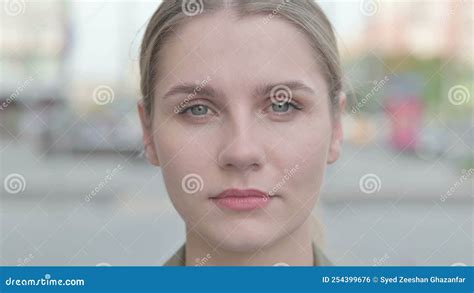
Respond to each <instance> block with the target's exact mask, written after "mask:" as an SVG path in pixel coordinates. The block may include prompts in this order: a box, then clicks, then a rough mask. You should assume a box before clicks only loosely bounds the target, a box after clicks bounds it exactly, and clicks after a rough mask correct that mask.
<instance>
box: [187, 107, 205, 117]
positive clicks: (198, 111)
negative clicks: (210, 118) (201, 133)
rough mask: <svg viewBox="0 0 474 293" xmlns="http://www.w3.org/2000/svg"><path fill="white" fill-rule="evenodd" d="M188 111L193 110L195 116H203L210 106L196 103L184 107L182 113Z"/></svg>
mask: <svg viewBox="0 0 474 293" xmlns="http://www.w3.org/2000/svg"><path fill="white" fill-rule="evenodd" d="M188 111H191V114H192V115H194V116H203V115H206V114H207V112H208V111H209V108H208V107H207V106H206V105H195V106H191V107H189V108H186V109H184V110H183V111H182V113H186V112H188Z"/></svg>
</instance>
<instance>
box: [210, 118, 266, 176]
mask: <svg viewBox="0 0 474 293" xmlns="http://www.w3.org/2000/svg"><path fill="white" fill-rule="evenodd" d="M247 120H250V119H247ZM257 124H258V122H255V121H253V122H252V121H249V122H248V123H247V122H243V121H242V119H241V120H240V121H239V122H234V123H233V124H232V125H231V126H230V127H228V128H226V129H225V130H224V132H225V134H224V135H223V136H222V137H223V139H222V145H221V150H220V152H219V156H218V163H219V165H220V167H221V168H223V169H226V170H234V171H239V172H247V171H256V170H258V169H260V168H261V167H262V166H263V163H264V161H265V151H264V149H263V143H264V142H262V141H260V140H261V139H259V137H258V133H257V132H258V125H257Z"/></svg>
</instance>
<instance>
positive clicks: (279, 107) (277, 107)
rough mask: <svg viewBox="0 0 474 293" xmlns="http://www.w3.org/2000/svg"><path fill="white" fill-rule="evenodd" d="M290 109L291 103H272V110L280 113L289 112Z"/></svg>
mask: <svg viewBox="0 0 474 293" xmlns="http://www.w3.org/2000/svg"><path fill="white" fill-rule="evenodd" d="M289 109H290V104H289V103H280V104H275V103H273V104H272V110H273V111H275V112H280V113H285V112H288V110H289Z"/></svg>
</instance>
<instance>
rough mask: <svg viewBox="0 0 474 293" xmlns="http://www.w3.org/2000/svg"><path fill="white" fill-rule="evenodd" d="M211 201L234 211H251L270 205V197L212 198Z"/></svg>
mask: <svg viewBox="0 0 474 293" xmlns="http://www.w3.org/2000/svg"><path fill="white" fill-rule="evenodd" d="M212 200H213V201H214V202H215V203H216V204H217V205H218V206H221V207H223V208H227V209H230V210H234V211H251V210H255V209H259V208H263V207H265V206H266V205H268V204H269V203H270V201H271V200H272V198H271V197H263V196H227V197H217V198H212Z"/></svg>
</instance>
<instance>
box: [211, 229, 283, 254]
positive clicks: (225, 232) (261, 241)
mask: <svg viewBox="0 0 474 293" xmlns="http://www.w3.org/2000/svg"><path fill="white" fill-rule="evenodd" d="M205 230H206V233H205V235H204V234H203V236H205V237H208V239H212V240H213V242H214V243H215V245H219V249H223V250H228V251H233V252H254V251H257V250H259V249H260V248H263V247H264V246H266V245H268V244H271V243H272V242H273V241H275V239H277V238H278V237H279V235H278V234H279V233H282V232H281V231H278V230H276V229H275V226H274V225H270V224H267V225H265V224H263V223H259V224H257V223H251V222H243V223H241V224H240V225H238V226H237V225H235V224H232V223H221V224H219V225H216V224H214V225H213V226H211V227H208V228H207V229H205ZM203 232H204V231H203Z"/></svg>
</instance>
